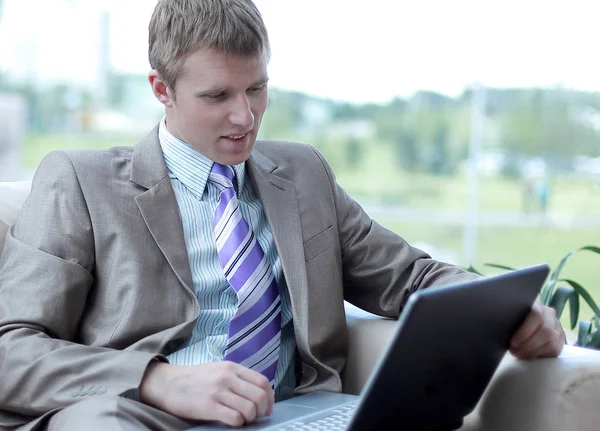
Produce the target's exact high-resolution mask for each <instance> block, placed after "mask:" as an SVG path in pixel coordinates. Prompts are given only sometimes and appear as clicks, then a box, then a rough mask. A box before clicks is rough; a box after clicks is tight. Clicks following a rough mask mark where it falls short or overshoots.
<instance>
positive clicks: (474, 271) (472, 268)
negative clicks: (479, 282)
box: [466, 265, 484, 277]
mask: <svg viewBox="0 0 600 431" xmlns="http://www.w3.org/2000/svg"><path fill="white" fill-rule="evenodd" d="M466 270H467V271H469V272H472V273H474V274H477V275H481V276H482V277H483V276H484V275H483V274H482V273H481V272H479V271H477V270H476V269H475V267H474V266H473V265H469V266H468V267H467V268H466Z"/></svg>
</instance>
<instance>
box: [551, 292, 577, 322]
mask: <svg viewBox="0 0 600 431" xmlns="http://www.w3.org/2000/svg"><path fill="white" fill-rule="evenodd" d="M572 296H576V294H575V289H573V288H572V287H567V286H559V287H558V288H557V289H556V290H555V291H554V294H553V295H552V298H551V299H550V303H549V306H550V307H552V308H554V311H556V316H557V317H558V318H559V319H560V316H561V315H562V312H563V310H564V308H565V305H566V303H567V301H568V300H569V299H571V297H572Z"/></svg>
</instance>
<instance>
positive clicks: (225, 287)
mask: <svg viewBox="0 0 600 431" xmlns="http://www.w3.org/2000/svg"><path fill="white" fill-rule="evenodd" d="M159 141H160V145H161V148H162V152H163V157H164V160H165V164H166V166H167V171H168V174H169V178H170V180H171V185H172V186H173V190H174V191H175V197H176V199H177V205H178V207H179V214H180V216H181V221H182V223H183V233H184V237H185V245H186V249H187V254H188V258H189V262H190V268H191V271H192V279H193V282H194V292H195V294H196V297H197V298H198V302H199V303H200V317H199V318H198V321H197V323H196V326H195V327H194V330H193V332H192V336H191V337H190V338H189V339H188V340H187V341H186V342H185V343H184V344H183V346H182V347H181V349H180V350H178V351H176V352H173V353H172V354H170V355H169V356H168V359H169V362H171V363H172V364H176V365H194V364H200V363H206V362H217V361H222V360H223V357H224V354H225V346H226V344H227V331H228V329H229V323H230V322H231V320H232V319H233V317H234V315H235V312H236V310H237V296H236V292H235V290H233V288H232V287H231V286H230V285H229V283H228V282H227V279H226V278H225V275H224V274H223V269H222V268H221V264H220V262H219V257H218V255H217V246H216V243H215V238H214V233H213V218H214V212H215V209H216V207H217V199H218V197H219V190H218V189H217V187H215V186H214V185H213V184H210V183H208V175H209V173H210V170H211V168H212V161H211V160H210V159H208V158H207V157H205V156H203V155H202V154H200V153H198V152H197V151H196V150H194V149H193V148H192V147H190V146H189V145H187V144H186V143H184V142H183V141H181V140H180V139H178V138H176V137H175V136H174V135H173V134H172V133H171V132H170V131H169V130H168V129H167V127H166V123H165V119H164V118H163V120H162V121H161V123H160V126H159ZM233 168H234V171H235V178H234V186H237V187H236V188H237V193H238V200H239V204H240V210H241V212H242V216H243V217H244V219H245V220H246V221H247V222H248V225H249V226H250V228H251V229H252V230H253V232H254V234H255V236H256V239H257V240H258V243H259V244H260V246H261V247H262V249H263V251H264V253H265V256H266V258H267V260H268V262H269V263H270V265H271V269H272V270H273V274H274V276H275V280H277V286H278V287H279V294H280V297H281V327H282V330H281V351H280V356H279V363H278V364H277V371H276V373H275V398H276V400H277V401H281V400H284V399H287V398H290V397H291V396H292V394H293V390H294V388H295V384H296V376H295V351H296V342H295V338H294V329H293V325H292V311H291V307H290V299H289V293H288V289H287V284H286V282H285V278H284V276H283V271H282V268H281V261H280V259H279V255H278V254H277V250H276V249H275V244H274V242H273V233H272V232H271V228H270V227H269V225H268V223H267V220H266V217H265V214H264V212H263V209H262V205H261V203H260V200H259V199H258V197H257V196H256V194H255V192H254V189H253V187H252V184H251V183H250V181H247V178H246V169H245V163H241V164H239V165H235V166H233Z"/></svg>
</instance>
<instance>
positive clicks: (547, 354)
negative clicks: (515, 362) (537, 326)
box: [511, 321, 565, 359]
mask: <svg viewBox="0 0 600 431" xmlns="http://www.w3.org/2000/svg"><path fill="white" fill-rule="evenodd" d="M546 334H548V335H546ZM564 345H565V333H564V331H563V329H562V326H561V325H560V322H558V321H556V324H555V326H554V328H553V329H552V330H551V331H546V330H541V331H540V332H539V335H538V336H537V337H532V338H530V340H529V341H528V342H526V343H524V344H522V345H521V346H519V348H516V349H511V353H512V354H513V355H514V356H515V357H517V358H519V359H535V358H555V357H557V356H558V355H559V354H560V352H561V351H562V349H563V347H564Z"/></svg>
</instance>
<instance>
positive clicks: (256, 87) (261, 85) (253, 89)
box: [248, 83, 267, 93]
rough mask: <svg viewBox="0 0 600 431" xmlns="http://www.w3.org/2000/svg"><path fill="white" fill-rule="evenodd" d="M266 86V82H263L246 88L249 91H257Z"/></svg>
mask: <svg viewBox="0 0 600 431" xmlns="http://www.w3.org/2000/svg"><path fill="white" fill-rule="evenodd" d="M266 88H267V84H266V83H264V84H260V85H255V86H254V87H250V88H249V89H248V91H250V92H251V93H259V92H261V91H263V90H264V89H266Z"/></svg>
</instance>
